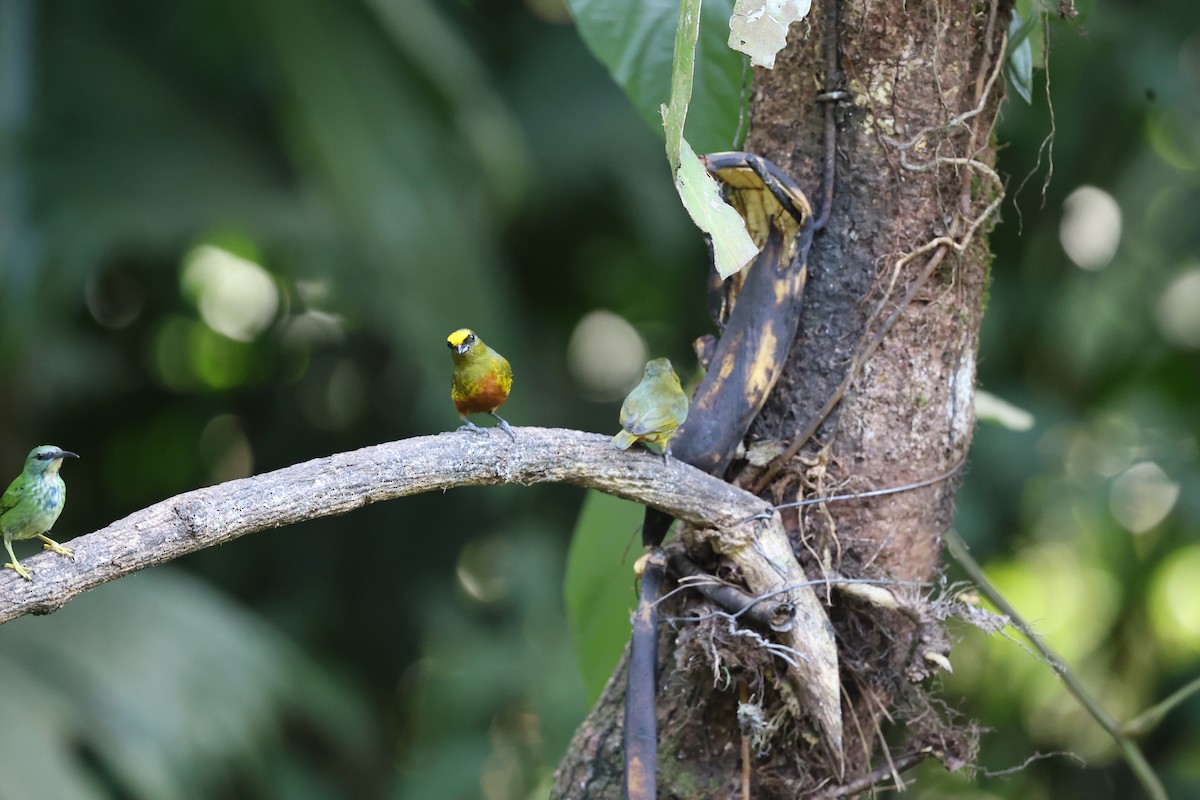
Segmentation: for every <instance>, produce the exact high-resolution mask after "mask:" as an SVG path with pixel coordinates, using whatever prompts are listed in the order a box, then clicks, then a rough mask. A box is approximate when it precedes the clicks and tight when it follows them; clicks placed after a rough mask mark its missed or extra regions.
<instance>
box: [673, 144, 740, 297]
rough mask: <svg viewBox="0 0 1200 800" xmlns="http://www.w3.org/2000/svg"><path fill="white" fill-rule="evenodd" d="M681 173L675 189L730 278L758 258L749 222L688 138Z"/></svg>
mask: <svg viewBox="0 0 1200 800" xmlns="http://www.w3.org/2000/svg"><path fill="white" fill-rule="evenodd" d="M679 144H680V152H679V171H678V172H676V173H675V188H676V189H677V190H678V192H679V197H680V198H681V199H682V200H683V206H684V208H686V209H687V212H688V214H689V215H690V216H691V218H692V221H693V222H695V223H696V227H698V228H700V230H702V231H704V232H705V233H706V234H707V235H708V236H709V238H710V239H711V241H712V249H713V263H714V265H715V266H716V268H717V272H718V273H719V274H720V275H721V277H722V278H728V277H729V276H730V275H732V274H734V273H735V272H737V271H738V270H740V269H741V268H742V267H744V266H746V265H747V264H749V263H750V260H751V259H752V258H754V257H755V256H756V255H758V247H756V246H755V244H754V242H753V241H752V240H751V239H750V234H748V233H747V232H746V223H744V222H743V221H742V218H741V216H740V215H739V214H738V212H737V211H735V210H734V209H733V207H732V206H730V205H729V204H728V203H726V202H725V199H724V198H722V197H721V189H720V187H719V186H717V182H716V181H715V180H713V178H712V176H711V175H709V173H708V170H706V169H705V168H704V164H703V163H702V162H701V161H700V159H699V158H698V157H697V156H696V154H695V153H694V152H693V151H692V148H691V145H689V144H688V142H687V139H680V141H679Z"/></svg>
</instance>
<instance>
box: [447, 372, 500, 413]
mask: <svg viewBox="0 0 1200 800" xmlns="http://www.w3.org/2000/svg"><path fill="white" fill-rule="evenodd" d="M511 387H512V380H511V378H510V379H509V380H507V381H505V380H503V379H502V376H500V375H498V374H497V373H496V372H494V371H493V372H488V373H487V374H485V375H484V376H483V377H481V378H479V379H477V380H474V381H462V382H461V383H460V382H459V381H457V380H456V381H455V382H454V383H453V385H452V386H451V392H450V394H451V399H452V400H454V407H455V408H456V409H458V413H459V414H490V413H491V412H493V411H495V410H496V409H497V408H499V407H500V406H502V405H504V401H505V400H507V399H508V390H509V389H510V388H511Z"/></svg>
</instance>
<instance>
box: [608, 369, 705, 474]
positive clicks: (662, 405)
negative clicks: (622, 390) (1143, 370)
mask: <svg viewBox="0 0 1200 800" xmlns="http://www.w3.org/2000/svg"><path fill="white" fill-rule="evenodd" d="M687 415H688V398H687V395H686V394H684V392H683V387H682V386H680V385H679V376H678V375H676V374H675V370H674V369H672V368H671V361H670V359H666V358H656V359H654V360H653V361H650V362H648V363H647V364H646V371H645V372H644V373H643V374H642V380H641V382H640V383H638V385H637V386H635V387H633V391H631V392H630V393H629V394H628V395H627V396H626V397H625V402H624V403H622V404H621V428H622V430H620V431H619V432H618V433H617V435H616V436H614V437H613V438H612V446H613V447H615V448H616V449H618V450H628V449H629V447H630V446H631V445H632V444H634V443H635V442H641V443H642V444H644V445H645V446H646V449H647V450H650V451H651V452H654V453H659V454H661V453H663V452H665V449H666V446H667V441H668V440H669V439H670V438H671V436H672V435H673V434H674V433H675V429H676V428H678V427H679V426H680V425H682V424H683V421H684V420H685V419H687Z"/></svg>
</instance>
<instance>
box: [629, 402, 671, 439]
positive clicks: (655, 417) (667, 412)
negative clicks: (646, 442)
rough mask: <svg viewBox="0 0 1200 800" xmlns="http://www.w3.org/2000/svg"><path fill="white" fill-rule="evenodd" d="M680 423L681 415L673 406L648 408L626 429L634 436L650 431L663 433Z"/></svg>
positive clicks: (643, 434)
mask: <svg viewBox="0 0 1200 800" xmlns="http://www.w3.org/2000/svg"><path fill="white" fill-rule="evenodd" d="M678 424H679V416H678V415H677V414H676V413H675V408H674V407H673V406H667V407H666V408H651V409H647V411H646V413H644V414H642V415H641V416H639V417H638V418H637V419H635V420H633V424H632V426H630V425H626V426H625V430H627V431H629V432H630V433H632V434H633V435H634V436H645V435H646V434H648V433H662V432H663V431H667V430H671V429H673V428H675V427H676V426H677V425H678Z"/></svg>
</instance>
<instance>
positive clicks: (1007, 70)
mask: <svg viewBox="0 0 1200 800" xmlns="http://www.w3.org/2000/svg"><path fill="white" fill-rule="evenodd" d="M1041 20H1042V13H1041V12H1040V11H1030V12H1027V16H1024V17H1023V16H1022V15H1021V12H1020V10H1019V9H1017V8H1014V9H1013V14H1012V20H1010V21H1009V23H1008V60H1007V61H1006V62H1005V64H1004V74H1005V77H1007V78H1008V83H1009V85H1010V86H1012V88H1013V90H1014V91H1015V92H1016V93H1017V94H1019V95H1020V96H1021V98H1022V99H1024V100H1025V102H1026V103H1032V102H1033V67H1034V63H1035V62H1034V52H1033V50H1034V43H1035V40H1036V41H1037V43H1038V44H1039V53H1040V54H1042V53H1044V43H1043V41H1042V26H1041V24H1040V23H1041ZM1039 58H1040V55H1039Z"/></svg>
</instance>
